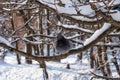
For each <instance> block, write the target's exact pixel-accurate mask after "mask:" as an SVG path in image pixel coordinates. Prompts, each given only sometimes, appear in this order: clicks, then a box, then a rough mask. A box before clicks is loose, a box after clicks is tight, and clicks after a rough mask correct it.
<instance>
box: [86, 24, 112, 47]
mask: <svg viewBox="0 0 120 80" xmlns="http://www.w3.org/2000/svg"><path fill="white" fill-rule="evenodd" d="M110 27H111V24H110V23H104V25H103V27H102V28H101V29H99V30H97V31H96V32H95V33H94V34H93V35H92V36H91V37H90V38H88V39H86V41H85V42H84V46H86V45H88V44H89V43H91V42H93V41H94V40H96V38H98V36H100V35H101V34H102V33H103V32H104V31H106V30H107V29H109V28H110Z"/></svg>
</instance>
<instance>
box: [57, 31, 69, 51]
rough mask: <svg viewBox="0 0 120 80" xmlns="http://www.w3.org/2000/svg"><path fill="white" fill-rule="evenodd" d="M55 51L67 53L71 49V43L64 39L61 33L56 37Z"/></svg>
mask: <svg viewBox="0 0 120 80" xmlns="http://www.w3.org/2000/svg"><path fill="white" fill-rule="evenodd" d="M55 46H56V50H57V52H59V53H67V52H69V51H70V49H71V42H70V41H69V40H68V39H66V38H65V37H64V36H63V35H62V34H61V33H59V34H58V35H57V40H56V45H55Z"/></svg>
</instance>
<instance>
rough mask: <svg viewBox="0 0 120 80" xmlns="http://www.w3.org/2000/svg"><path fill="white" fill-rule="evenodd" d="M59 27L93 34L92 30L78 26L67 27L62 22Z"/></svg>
mask: <svg viewBox="0 0 120 80" xmlns="http://www.w3.org/2000/svg"><path fill="white" fill-rule="evenodd" d="M57 25H59V26H62V27H64V28H69V29H78V30H80V31H83V32H87V33H93V31H92V30H88V29H84V28H81V27H78V26H76V25H65V24H62V23H61V22H58V24H57Z"/></svg>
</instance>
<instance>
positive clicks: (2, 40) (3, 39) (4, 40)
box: [0, 36, 12, 47]
mask: <svg viewBox="0 0 120 80" xmlns="http://www.w3.org/2000/svg"><path fill="white" fill-rule="evenodd" d="M0 43H3V44H6V45H8V46H10V47H12V45H11V44H10V42H9V41H8V40H6V39H5V38H3V37H2V36H0Z"/></svg>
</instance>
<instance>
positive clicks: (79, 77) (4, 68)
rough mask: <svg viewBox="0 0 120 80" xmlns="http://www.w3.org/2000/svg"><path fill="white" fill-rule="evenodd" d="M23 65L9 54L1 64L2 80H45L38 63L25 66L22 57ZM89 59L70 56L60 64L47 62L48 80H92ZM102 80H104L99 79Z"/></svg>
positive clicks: (0, 74) (0, 79)
mask: <svg viewBox="0 0 120 80" xmlns="http://www.w3.org/2000/svg"><path fill="white" fill-rule="evenodd" d="M21 60H22V64H21V65H17V62H16V56H15V55H13V54H10V53H9V54H7V56H6V57H5V62H0V80H45V79H44V78H43V76H44V75H43V71H42V69H41V68H39V65H38V63H37V62H35V61H33V64H32V65H30V64H25V61H24V58H23V57H22V59H21ZM88 61H89V59H88V58H87V55H86V56H84V59H83V60H82V62H80V61H78V60H77V58H76V55H75V56H69V57H67V58H66V59H63V60H61V63H60V62H52V61H50V62H46V63H47V72H48V74H49V79H48V80H90V77H91V74H90V70H91V69H90V68H89V62H88ZM66 63H70V67H71V69H66ZM94 80H95V79H94ZM97 80H102V79H97Z"/></svg>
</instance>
